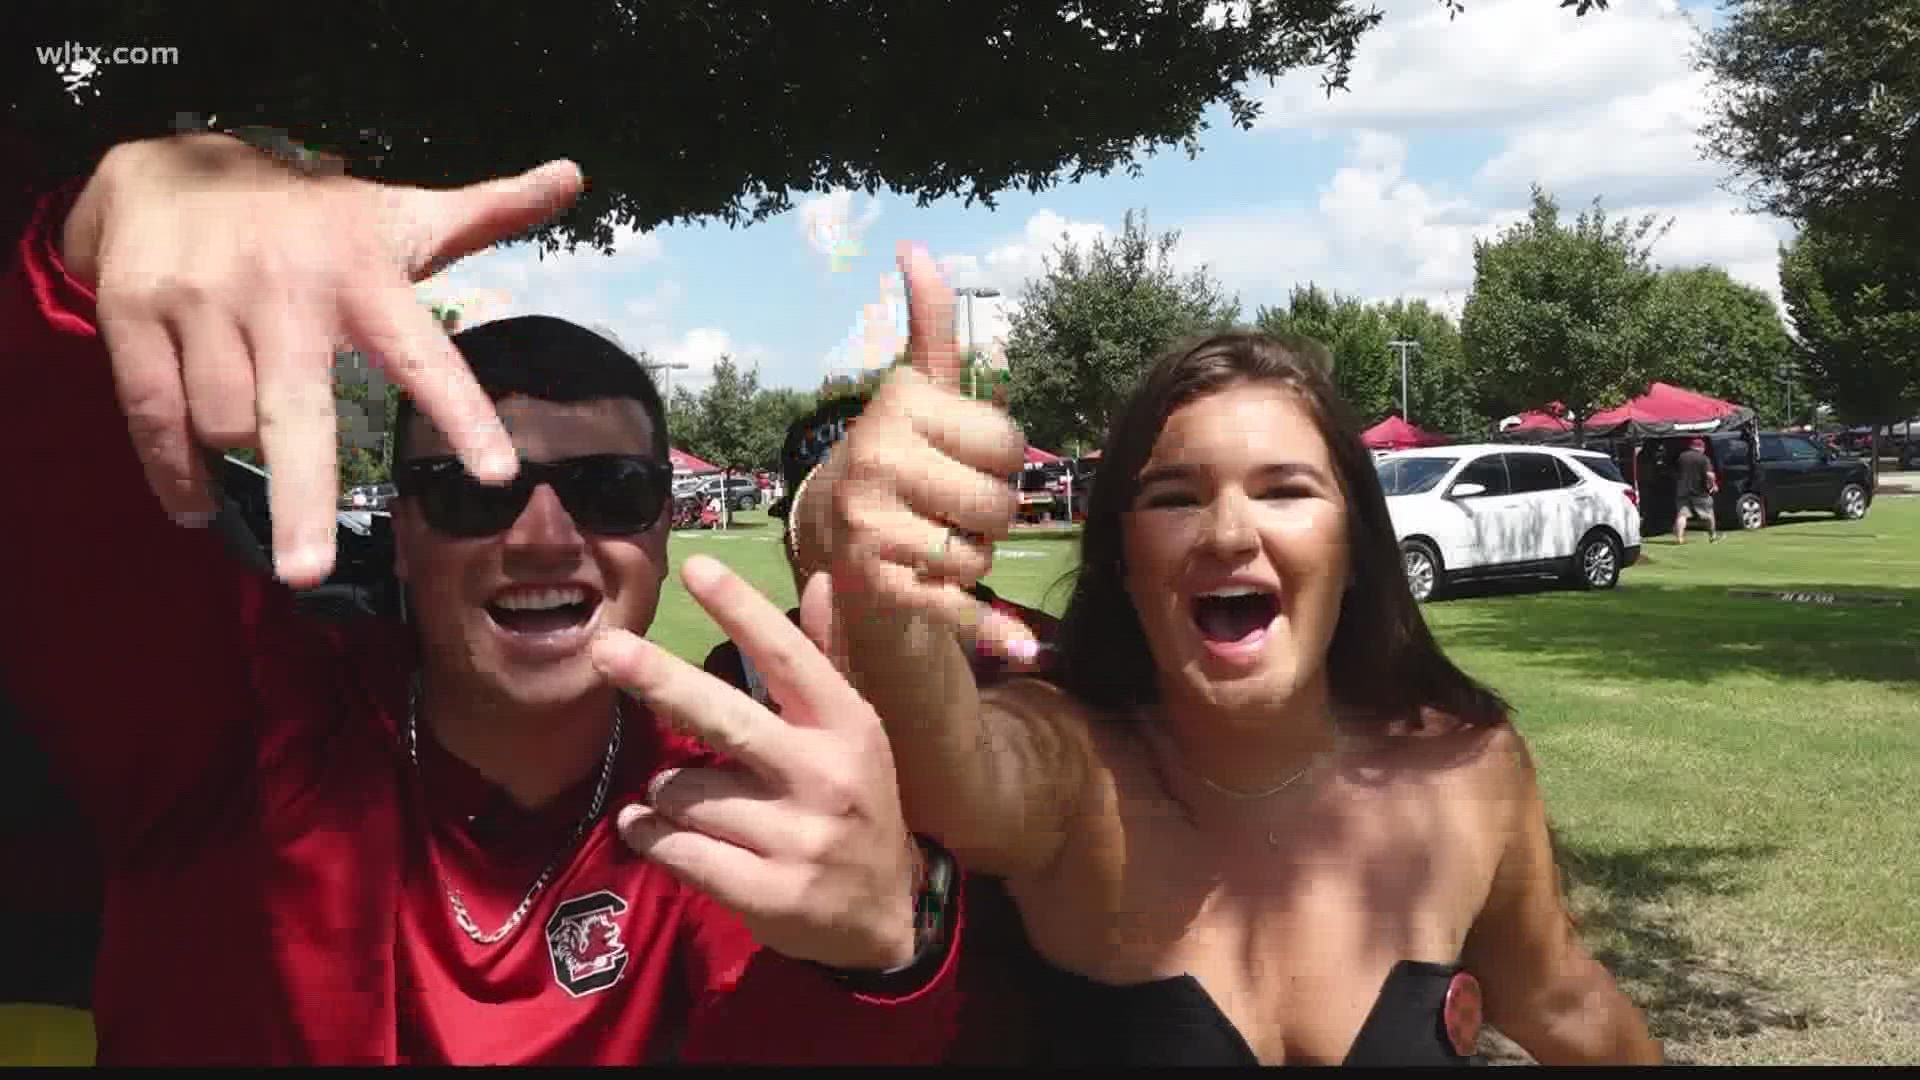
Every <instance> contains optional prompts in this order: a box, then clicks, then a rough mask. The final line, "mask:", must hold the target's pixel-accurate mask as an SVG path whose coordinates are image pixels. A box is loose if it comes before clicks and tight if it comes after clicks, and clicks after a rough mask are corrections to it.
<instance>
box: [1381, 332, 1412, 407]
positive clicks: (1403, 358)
mask: <svg viewBox="0 0 1920 1080" xmlns="http://www.w3.org/2000/svg"><path fill="white" fill-rule="evenodd" d="M1419 347H1420V343H1419V342H1417V341H1410V340H1408V339H1406V338H1396V339H1394V340H1393V341H1389V342H1387V348H1389V349H1392V350H1394V351H1395V352H1398V353H1399V354H1400V419H1402V420H1405V421H1406V422H1407V423H1409V424H1411V423H1413V417H1411V416H1409V415H1407V350H1409V349H1418V348H1419Z"/></svg>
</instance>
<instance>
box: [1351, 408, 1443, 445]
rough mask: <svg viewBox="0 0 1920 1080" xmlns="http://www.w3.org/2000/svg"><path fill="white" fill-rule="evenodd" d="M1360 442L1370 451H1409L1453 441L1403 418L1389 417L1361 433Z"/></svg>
mask: <svg viewBox="0 0 1920 1080" xmlns="http://www.w3.org/2000/svg"><path fill="white" fill-rule="evenodd" d="M1360 441H1361V442H1363V443H1366V444H1367V448H1368V449H1370V450H1407V449H1410V448H1413V447H1417V446H1445V445H1447V443H1449V442H1451V441H1452V440H1450V439H1448V438H1447V437H1446V436H1445V435H1435V434H1434V433H1433V432H1431V431H1422V430H1420V429H1419V428H1417V427H1415V426H1413V425H1412V424H1409V423H1407V421H1406V420H1405V419H1404V418H1403V417H1399V416H1389V417H1387V418H1386V419H1385V420H1382V421H1380V422H1379V423H1377V424H1375V425H1373V426H1372V427H1370V428H1368V429H1367V430H1365V431H1363V432H1361V433H1360Z"/></svg>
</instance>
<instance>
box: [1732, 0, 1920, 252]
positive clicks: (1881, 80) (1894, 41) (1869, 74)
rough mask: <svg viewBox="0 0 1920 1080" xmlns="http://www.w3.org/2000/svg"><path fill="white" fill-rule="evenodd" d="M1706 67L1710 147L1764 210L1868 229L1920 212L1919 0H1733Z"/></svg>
mask: <svg viewBox="0 0 1920 1080" xmlns="http://www.w3.org/2000/svg"><path fill="white" fill-rule="evenodd" d="M1700 66H1701V67H1702V68H1703V69H1704V70H1706V71H1707V72H1709V73H1711V75H1712V76H1713V80H1714V99H1713V103H1712V111H1711V114H1710V120H1709V122H1708V123H1707V125H1706V126H1705V128H1703V129H1702V131H1701V134H1702V135H1703V136H1704V139H1705V144H1704V150H1705V151H1706V154H1707V156H1708V157H1709V158H1711V159H1713V160H1716V161H1719V162H1720V163H1722V164H1724V165H1727V166H1729V167H1730V168H1731V169H1732V170H1733V171H1734V173H1735V175H1736V176H1737V177H1739V178H1740V179H1742V180H1744V181H1745V183H1744V188H1743V190H1744V193H1745V194H1746V196H1747V198H1748V199H1749V201H1750V202H1751V203H1752V204H1753V206H1754V207H1755V208H1756V209H1760V210H1764V211H1766V212H1768V213H1771V214H1777V215H1779V216H1781V217H1785V218H1790V219H1793V220H1795V221H1799V222H1803V223H1804V222H1810V221H1813V220H1815V219H1825V221H1826V224H1827V225H1828V226H1829V227H1832V228H1836V229H1842V228H1844V229H1850V230H1858V231H1861V232H1864V233H1874V232H1878V231H1882V230H1885V229H1889V228H1895V229H1905V228H1906V227H1907V226H1908V225H1909V224H1910V223H1911V222H1912V221H1913V219H1914V216H1915V212H1916V211H1920V154H1916V153H1915V149H1914V117H1915V116H1920V3H1916V2H1915V0H1887V2H1883V3H1873V4H1859V3H1854V2H1851V0H1727V2H1726V3H1725V4H1724V5H1723V6H1722V9H1721V19H1720V22H1719V25H1718V26H1717V27H1715V28H1714V29H1713V30H1712V31H1711V32H1709V33H1708V34H1707V36H1706V40H1705V42H1704V48H1703V49H1702V52H1701V57H1700Z"/></svg>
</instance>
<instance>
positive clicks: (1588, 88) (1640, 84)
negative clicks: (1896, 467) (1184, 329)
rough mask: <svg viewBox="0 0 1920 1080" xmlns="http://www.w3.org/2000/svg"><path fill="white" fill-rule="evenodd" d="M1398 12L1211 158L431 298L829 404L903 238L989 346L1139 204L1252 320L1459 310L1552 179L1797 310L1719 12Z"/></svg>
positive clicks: (714, 237) (834, 211) (819, 212)
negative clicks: (1478, 265)
mask: <svg viewBox="0 0 1920 1080" xmlns="http://www.w3.org/2000/svg"><path fill="white" fill-rule="evenodd" d="M1379 6H1380V8H1381V9H1382V10H1383V11H1384V12H1385V13H1386V19H1385V20H1384V22H1383V23H1382V25H1381V26H1380V27H1379V28H1378V29H1377V30H1376V31H1375V32H1374V33H1373V34H1371V35H1369V36H1368V37H1366V38H1365V39H1363V40H1362V42H1361V46H1360V54H1359V56H1358V58H1357V60H1356V63H1355V67H1354V73H1353V78H1352V80H1351V92H1349V93H1346V94H1342V95H1337V96H1336V97H1335V98H1334V99H1333V100H1331V101H1329V100H1327V99H1326V98H1325V97H1324V95H1323V94H1322V93H1321V92H1320V90H1319V89H1318V86H1317V84H1316V80H1317V77H1318V73H1317V72H1312V71H1308V72H1300V73H1296V74H1295V75H1292V76H1289V77H1288V78H1287V79H1285V80H1282V81H1280V82H1279V83H1277V84H1276V85H1275V86H1274V87H1272V88H1268V87H1266V86H1264V85H1260V86H1256V87H1255V90H1256V92H1258V93H1259V94H1260V95H1261V96H1262V98H1263V100H1264V101H1265V102H1266V109H1265V113H1264V115H1263V117H1262V119H1261V121H1260V122H1259V123H1258V124H1257V126H1256V127H1255V128H1254V130H1252V131H1240V130H1238V129H1236V128H1233V127H1232V126H1231V125H1230V124H1229V123H1228V122H1227V120H1226V118H1225V116H1224V115H1218V116H1215V117H1213V118H1212V119H1213V121H1214V126H1213V129H1212V130H1211V131H1209V132H1208V133H1206V135H1205V136H1204V137H1203V140H1202V145H1203V146H1204V148H1205V150H1204V152H1203V153H1202V154H1201V155H1200V156H1199V157H1198V158H1197V159H1194V160H1191V161H1190V160H1188V159H1187V157H1186V155H1185V154H1184V153H1181V152H1179V151H1178V150H1173V151H1167V152H1163V153H1162V154H1161V155H1160V156H1159V157H1157V158H1153V159H1149V160H1146V161H1145V162H1144V173H1143V175H1141V176H1140V177H1138V178H1133V177H1128V176H1126V175H1125V174H1124V173H1122V172H1116V173H1115V174H1114V175H1112V176H1109V177H1107V178H1104V179H1093V180H1087V181H1083V182H1081V183H1079V184H1073V185H1062V186H1058V187H1055V188H1053V189H1051V190H1049V191H1045V192H1042V193H1039V194H1027V193H1024V192H1014V193H1009V194H1006V195H1004V196H1003V197H1002V198H1001V199H1000V200H999V202H1000V205H999V207H998V208H997V209H995V210H987V209H985V208H984V207H980V206H977V205H976V206H975V207H973V208H971V209H969V208H967V207H965V206H964V205H962V202H961V200H958V199H951V200H944V201H942V202H940V203H936V204H934V205H932V206H930V207H927V208H925V209H920V208H917V207H916V206H915V205H914V204H913V201H912V200H911V199H908V198H900V197H897V196H891V195H889V194H887V193H884V192H883V193H882V194H881V195H879V196H877V197H876V198H875V199H873V200H869V199H868V198H867V197H866V196H865V195H863V194H860V195H855V194H849V193H846V192H839V193H832V194H830V195H824V196H822V195H814V196H805V197H801V198H798V199H796V205H797V206H798V207H799V208H798V209H796V210H795V211H793V212H791V213H788V214H785V215H782V216H780V217H778V218H774V219H772V220H770V221H767V222H765V223H762V224H759V225H754V226H749V227H746V228H740V229H728V228H726V227H725V226H718V225H716V226H707V227H704V228H703V227H700V226H676V227H669V228H663V229H660V230H657V231H655V232H653V233H649V234H645V235H635V234H626V235H623V236H621V237H620V240H619V242H618V244H617V246H616V252H615V254H614V255H612V256H610V257H609V256H602V255H598V254H587V253H576V254H572V255H564V256H557V257H556V256H549V257H547V258H545V259H540V258H538V257H537V256H536V254H535V253H534V252H532V251H531V250H529V249H526V248H517V249H516V248H507V249H496V250H494V251H489V252H486V253H484V254H482V255H479V256H476V257H474V258H472V259H469V260H467V261H466V262H465V263H462V264H461V265H460V266H458V267H456V268H454V269H453V270H451V271H449V272H448V273H446V274H444V275H442V277H441V278H439V279H436V280H435V281H433V282H429V283H427V284H425V285H424V286H423V287H422V288H423V291H424V292H427V293H430V294H432V295H436V296H446V297H453V298H464V299H467V300H468V301H469V302H470V304H471V307H472V310H473V312H474V315H475V316H476V317H477V318H480V319H485V318H489V317H498V316H501V315H506V314H518V313H523V312H536V311H537V312H544V313H548V314H554V315H560V316H563V317H567V318H572V319H575V320H577V321H580V322H582V323H586V324H588V325H592V326H596V327H599V328H602V329H604V330H607V331H609V332H611V333H612V334H613V335H614V336H615V337H617V338H618V339H619V340H620V341H622V342H623V343H624V344H626V345H627V346H628V347H630V348H632V349H635V350H639V349H645V350H646V351H647V352H649V353H650V354H652V355H653V356H654V357H655V358H657V359H662V360H666V361H668V362H672V363H679V364H686V365H687V367H686V368H685V369H684V370H678V371H675V372H673V373H672V376H671V377H672V380H673V381H674V383H675V384H676V385H688V386H692V387H696V388H697V387H698V386H699V385H700V384H701V383H702V382H703V381H704V379H705V377H706V372H707V371H708V370H709V369H710V367H711V365H712V363H713V361H714V360H715V359H717V358H718V357H719V355H720V354H722V353H723V352H724V353H729V354H731V355H732V356H733V357H734V358H735V359H736V361H738V362H741V363H744V364H747V365H749V366H756V367H757V368H758V370H759V373H760V378H761V382H762V384H763V385H769V386H795V387H803V388H810V387H812V386H814V385H817V384H818V382H819V381H820V379H821V378H822V377H823V376H824V375H825V374H827V373H829V372H830V371H833V370H844V369H846V368H848V367H850V366H853V365H856V364H858V363H860V362H861V359H860V356H859V352H858V350H856V349H852V348H849V347H848V345H847V343H848V342H849V341H850V340H852V339H853V338H854V337H855V335H856V334H857V332H858V330H859V328H860V325H861V321H862V320H861V316H862V312H863V310H864V309H865V308H866V307H867V306H868V305H874V304H882V305H889V307H888V310H889V312H890V314H891V315H892V316H893V317H894V318H896V319H897V318H898V312H897V306H898V296H897V284H894V285H892V286H891V287H889V286H887V285H886V284H885V283H884V282H883V278H885V277H888V276H890V275H891V271H892V269H893V264H892V252H893V250H894V246H895V244H896V243H897V242H898V241H900V240H903V239H905V240H914V241H918V242H921V243H924V244H926V245H927V246H928V248H929V249H930V250H931V251H932V252H933V253H934V255H935V256H936V257H937V258H939V259H940V260H941V261H942V264H943V265H944V266H945V267H946V268H947V271H948V274H949V277H950V279H951V280H953V281H954V283H956V284H960V285H977V286H986V287H992V288H998V289H1000V290H1001V291H1002V293H1003V298H1002V299H1000V300H982V301H976V302H975V308H974V318H975V332H976V334H977V336H978V337H979V338H980V339H981V340H982V341H983V342H985V341H989V340H991V339H992V338H994V337H995V335H996V334H999V333H1002V332H1003V331H1004V326H1005V316H1006V314H1007V311H1008V310H1009V309H1010V308H1011V306H1012V305H1014V304H1017V303H1018V293H1019V290H1020V288H1021V286H1022V284H1023V283H1024V282H1025V281H1027V280H1029V279H1030V278H1033V277H1035V276H1037V275H1038V274H1040V273H1041V271H1042V262H1041V259H1042V257H1043V256H1044V255H1045V254H1046V253H1047V252H1048V251H1049V250H1051V249H1052V248H1053V246H1054V245H1055V244H1056V243H1059V242H1061V237H1062V235H1063V234H1064V235H1065V236H1066V237H1067V242H1072V243H1085V242H1086V241H1087V240H1088V239H1090V238H1091V237H1093V236H1096V235H1100V234H1102V233H1111V232H1114V231H1117V230H1118V228H1119V226H1120V222H1121V218H1122V215H1123V214H1124V213H1125V212H1126V211H1127V210H1128V209H1129V208H1132V209H1136V210H1137V209H1142V208H1144V209H1145V210H1146V211H1147V214H1148V219H1149V224H1150V226H1151V227H1152V228H1153V229H1154V230H1156V231H1158V230H1164V229H1170V228H1171V229H1178V230H1180V232H1181V234H1182V239H1181V243H1180V246H1179V247H1178V248H1177V249H1176V259H1177V260H1178V261H1179V262H1180V263H1181V264H1183V266H1186V267H1192V266H1197V265H1202V264H1204V265H1206V266H1208V267H1209V269H1210V270H1211V271H1212V272H1213V273H1214V274H1216V275H1217V276H1218V277H1220V278H1221V280H1222V281H1223V282H1225V284H1226V285H1227V286H1228V287H1229V289H1231V290H1232V291H1234V292H1236V293H1238V295H1239V296H1240V299H1241V302H1242V305H1243V309H1244V310H1245V311H1246V312H1247V313H1249V314H1251V313H1252V312H1253V310H1254V309H1256V308H1257V307H1258V306H1259V305H1261V304H1273V303H1278V302H1281V301H1282V300H1283V299H1284V298H1285V296H1286V294H1287V290H1288V289H1289V288H1290V287H1291V286H1292V285H1293V284H1294V283H1296V282H1306V281H1308V280H1314V281H1318V282H1320V283H1321V284H1323V285H1326V286H1331V287H1334V288H1338V289H1341V290H1343V291H1347V292H1352V293H1357V294H1360V295H1362V296H1365V297H1368V298H1389V297H1395V296H1409V297H1414V296H1418V297H1425V298H1427V299H1430V300H1433V301H1435V302H1438V303H1442V304H1446V305H1448V306H1450V307H1452V308H1454V309H1455V310H1457V309H1458V307H1459V305H1460V303H1461V302H1463V300H1464V298H1465V296H1466V293H1467V291H1468V289H1469V288H1470V286H1471V283H1472V261H1471V254H1472V243H1473V240H1474V239H1475V238H1485V237H1490V236H1492V235H1493V234H1494V233H1495V232H1497V231H1498V229H1499V228H1501V227H1502V226H1504V225H1506V224H1507V223H1509V222H1511V221H1513V220H1515V219H1516V218H1517V217H1518V216H1519V215H1520V214H1521V212H1522V210H1523V208H1524V206H1525V204H1526V198H1527V188H1528V185H1529V184H1530V183H1531V182H1533V181H1538V182H1540V183H1542V184H1544V185H1545V186H1546V187H1548V188H1549V189H1550V190H1552V191H1553V192H1554V193H1555V194H1556V195H1557V196H1558V197H1559V199H1560V202H1561V205H1562V206H1563V207H1568V208H1573V209H1577V208H1579V207H1580V206H1583V205H1584V204H1586V203H1587V202H1589V201H1590V200H1591V199H1593V198H1594V197H1596V196H1599V197H1602V198H1603V199H1604V200H1605V205H1606V206H1607V208H1608V210H1609V211H1610V212H1628V213H1634V214H1638V213H1641V212H1649V211H1651V212H1655V213H1658V214H1660V215H1661V216H1662V217H1663V218H1667V217H1670V218H1672V220H1673V227H1672V230H1671V231H1670V232H1669V234H1668V235H1667V237H1666V238H1665V239H1664V240H1663V241H1662V242H1661V243H1660V245H1659V246H1658V247H1657V248H1656V249H1655V255H1656V258H1658V259H1659V260H1660V261H1661V262H1663V263H1665V264H1667V265H1676V266H1677V265H1698V264H1702V263H1717V264H1719V265H1723V266H1725V267H1726V268H1727V269H1728V270H1729V272H1731V273H1732V274H1733V275H1734V276H1735V277H1737V278H1739V279H1741V280H1743V281H1747V282H1749V283H1751V284H1754V285H1757V286H1760V287H1762V288H1765V289H1767V290H1768V291H1770V292H1774V293H1776V294H1777V291H1778V281H1777V254H1776V247H1777V244H1778V243H1779V242H1780V241H1781V240H1782V239H1784V238H1786V237H1788V236H1789V235H1790V232H1789V230H1788V229H1787V227H1786V226H1785V225H1784V224H1783V223H1781V222H1778V221H1775V220H1773V219H1769V218H1765V217H1760V216H1756V215H1752V214H1748V213H1745V212H1744V210H1743V208H1742V207H1741V205H1740V204H1739V202H1738V201H1737V200H1736V199H1735V198H1734V197H1732V196H1730V195H1728V194H1726V193H1725V192H1724V191H1722V190H1721V189H1720V185H1721V181H1722V180H1723V179H1724V177H1723V176H1722V175H1721V174H1720V172H1719V171H1718V170H1717V169H1716V168H1715V167H1713V166H1712V165H1710V164H1709V163H1707V162H1705V161H1703V160H1701V159H1700V157H1699V154H1698V151H1697V143H1698V138H1697V135H1696V134H1695V132H1696V129H1697V128H1698V126H1699V125H1700V123H1701V122H1702V121H1703V120H1704V118H1705V115H1706V114H1705V108H1706V105H1707V102H1708V100H1709V95H1708V92H1707V86H1706V82H1705V80H1704V78H1703V77H1702V76H1701V75H1700V74H1698V73H1696V72H1694V71H1693V70H1692V65H1691V58H1690V49H1691V47H1692V44H1693V41H1694V35H1695V33H1696V28H1697V27H1698V26H1700V25H1705V24H1707V23H1709V22H1710V20H1711V19H1712V6H1711V5H1710V4H1696V5H1689V6H1685V7H1683V6H1682V5H1679V4H1676V3H1674V2H1672V0H1615V2H1614V4H1613V7H1612V9H1611V10H1609V11H1607V12H1605V13H1601V14H1595V15H1589V16H1587V17H1586V18H1584V19H1577V18H1575V17H1574V16H1573V15H1572V13H1571V12H1570V11H1567V10H1563V9H1561V8H1560V7H1559V6H1558V0H1474V2H1472V3H1470V4H1468V9H1467V11H1466V12H1465V13H1464V14H1462V15H1461V16H1459V17H1458V18H1457V19H1455V20H1453V21H1452V22H1451V23H1448V21H1447V19H1446V16H1445V14H1444V11H1443V9H1442V8H1441V5H1440V4H1439V3H1438V2H1437V0H1381V2H1380V3H1379ZM1689 17H1691V19H1689ZM836 220H838V221H844V222H854V223H864V224H865V229H864V231H863V232H862V233H861V234H860V235H859V238H858V239H859V241H860V247H861V248H862V249H863V250H864V252H865V253H864V254H863V255H859V256H856V257H851V258H845V259H842V260H840V262H841V263H842V264H843V265H840V266H838V267H836V266H835V265H834V260H831V259H830V258H829V257H828V254H827V253H826V252H825V251H823V250H822V245H820V244H818V243H816V242H814V240H812V239H810V235H809V229H808V227H807V226H808V223H809V222H815V223H817V222H821V221H827V222H832V221H836Z"/></svg>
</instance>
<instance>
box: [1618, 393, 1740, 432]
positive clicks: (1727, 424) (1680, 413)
mask: <svg viewBox="0 0 1920 1080" xmlns="http://www.w3.org/2000/svg"><path fill="white" fill-rule="evenodd" d="M1752 422H1753V410H1752V409H1749V408H1747V407H1746V406H1744V405H1735V404H1733V403H1732V402H1730V401H1721V400H1720V399H1719V398H1714V397H1708V396H1707V395H1705V394H1698V393H1695V392H1694V391H1692V390H1683V389H1681V388H1680V387H1678V386H1672V385H1669V384H1667V383H1663V382H1657V383H1654V384H1653V385H1652V386H1649V387H1648V388H1647V392H1646V393H1644V394H1642V395H1640V396H1639V397H1637V398H1634V399H1633V400H1632V401H1629V402H1627V403H1626V404H1624V405H1618V406H1615V407H1614V408H1611V409H1603V410H1601V411H1600V412H1597V413H1594V414H1593V415H1592V416H1591V417H1589V418H1588V419H1587V433H1588V434H1589V435H1595V436H1601V437H1605V438H1609V439H1658V438H1664V437H1666V436H1669V435H1705V434H1707V433H1709V432H1714V431H1732V430H1734V429H1735V428H1739V427H1741V426H1743V425H1746V424H1750V423H1752Z"/></svg>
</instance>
